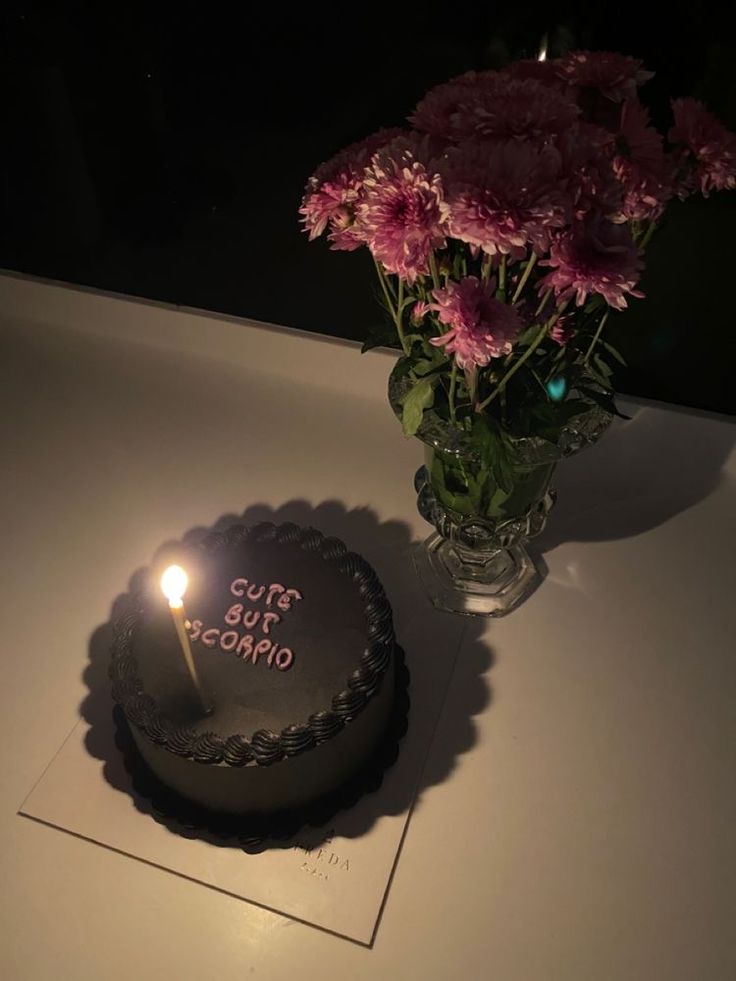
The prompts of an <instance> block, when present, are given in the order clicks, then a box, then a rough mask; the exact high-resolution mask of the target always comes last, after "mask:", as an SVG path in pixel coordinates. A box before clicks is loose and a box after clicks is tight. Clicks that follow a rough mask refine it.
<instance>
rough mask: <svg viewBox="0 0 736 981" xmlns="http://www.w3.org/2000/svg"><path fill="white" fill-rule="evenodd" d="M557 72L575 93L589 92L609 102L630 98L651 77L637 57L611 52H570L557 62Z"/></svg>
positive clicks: (651, 73) (652, 73)
mask: <svg viewBox="0 0 736 981" xmlns="http://www.w3.org/2000/svg"><path fill="white" fill-rule="evenodd" d="M559 73H560V75H561V76H562V77H563V78H565V79H566V81H567V82H568V84H569V85H570V86H572V88H573V90H574V91H575V92H576V93H578V94H580V93H581V90H584V89H593V90H595V91H597V92H600V93H601V95H604V96H605V97H606V98H607V99H610V100H611V101H612V102H623V100H624V99H633V98H634V96H635V95H636V89H637V87H638V86H639V85H643V84H644V82H647V81H649V79H650V78H653V77H654V72H648V71H645V70H644V68H642V62H641V61H640V60H639V59H638V58H630V57H629V56H628V55H622V54H616V53H615V52H612V51H571V52H570V54H569V55H567V56H566V57H564V58H562V59H560V62H559Z"/></svg>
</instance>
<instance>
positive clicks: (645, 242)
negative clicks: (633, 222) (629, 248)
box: [639, 221, 657, 252]
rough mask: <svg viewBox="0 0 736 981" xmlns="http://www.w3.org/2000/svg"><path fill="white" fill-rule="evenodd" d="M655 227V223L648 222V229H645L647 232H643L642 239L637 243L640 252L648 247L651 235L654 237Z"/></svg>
mask: <svg viewBox="0 0 736 981" xmlns="http://www.w3.org/2000/svg"><path fill="white" fill-rule="evenodd" d="M656 227H657V223H656V221H650V222H649V228H647V230H646V231H645V232H644V237H643V238H642V240H641V242H639V248H640V249H641V251H642V252H643V251H644V249H645V248H646V247H647V246H648V245H649V241H650V239H651V237H652V235H654V230H655V229H656Z"/></svg>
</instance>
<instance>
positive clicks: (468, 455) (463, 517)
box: [389, 375, 611, 616]
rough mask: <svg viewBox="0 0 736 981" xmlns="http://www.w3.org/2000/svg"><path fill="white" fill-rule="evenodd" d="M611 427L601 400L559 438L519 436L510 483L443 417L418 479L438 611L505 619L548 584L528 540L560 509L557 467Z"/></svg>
mask: <svg viewBox="0 0 736 981" xmlns="http://www.w3.org/2000/svg"><path fill="white" fill-rule="evenodd" d="M402 389H403V383H402V380H401V379H400V378H399V379H397V378H396V377H395V376H394V375H392V378H391V382H390V384H389V400H390V402H391V405H392V407H393V409H394V411H395V412H396V413H397V415H399V414H400V411H401V409H400V403H401V398H402V395H403V391H402ZM610 422H611V416H610V414H609V413H607V412H606V411H604V410H603V409H601V408H599V407H598V406H597V405H595V404H594V403H592V402H591V403H589V408H588V410H587V411H584V412H582V413H581V414H580V415H578V416H575V417H573V418H572V419H571V420H569V421H568V423H567V424H566V425H565V427H564V428H563V430H562V432H561V434H560V438H559V441H558V442H557V443H551V442H549V441H547V440H544V439H541V438H539V437H524V438H520V439H516V440H512V443H513V447H514V451H515V452H514V453H513V460H514V463H513V468H512V471H511V474H510V475H507V478H506V480H505V485H506V486H505V488H502V487H500V486H499V485H498V484H497V482H496V480H495V479H494V475H493V473H491V472H490V471H489V469H488V468H487V467H486V466H484V464H483V462H482V461H481V454H480V451H479V448H478V446H477V445H476V444H475V442H474V440H473V438H472V436H471V434H470V433H469V432H467V431H464V430H461V429H458V428H457V427H455V426H451V425H450V424H449V423H448V422H447V421H445V420H444V419H442V418H441V417H440V416H439V415H437V414H436V413H435V412H433V411H431V410H430V411H427V412H425V413H424V417H423V422H422V425H421V426H420V428H419V431H418V433H417V436H418V438H419V439H420V440H421V441H422V443H423V444H424V460H425V463H424V466H423V467H420V469H419V470H418V471H417V473H416V476H415V478H414V486H415V489H416V492H417V508H418V510H419V513H420V514H421V516H422V517H423V518H424V519H425V520H426V521H428V522H429V523H430V524H431V525H433V526H434V528H435V532H434V533H433V534H432V535H430V536H429V538H427V539H426V541H425V542H423V543H422V545H420V546H419V548H418V549H417V550H416V552H415V555H414V561H415V565H416V569H417V572H418V574H419V577H420V579H421V581H422V583H423V584H424V587H425V589H426V591H427V593H428V595H429V598H430V599H431V600H432V602H433V603H434V605H435V606H437V607H439V608H440V609H442V610H447V611H450V612H453V613H464V614H470V615H472V614H476V615H483V616H503V615H505V614H506V613H509V612H510V611H511V610H513V609H515V608H516V607H517V606H518V605H519V604H520V603H521V602H522V601H523V600H524V599H526V597H527V596H529V594H530V593H531V592H533V591H534V589H535V588H536V586H537V585H538V583H539V580H540V574H539V571H538V569H537V566H536V565H535V563H534V560H533V559H532V557H531V556H530V554H529V551H528V549H527V543H528V542H529V540H530V539H532V538H534V536H535V535H538V534H539V533H540V532H541V531H542V530H543V529H544V527H545V524H546V522H547V516H548V515H549V512H550V510H551V509H552V506H553V505H554V503H555V496H556V495H555V491H554V489H553V488H552V479H553V477H554V472H555V468H556V466H557V463H558V462H559V461H560V460H561V459H563V458H564V457H567V456H571V455H572V454H574V453H577V452H579V451H580V450H582V449H584V448H585V447H586V446H590V445H592V444H593V443H595V442H596V441H597V440H598V439H599V438H600V437H601V435H602V434H603V433H604V431H605V430H606V428H607V426H608V425H609V423H610Z"/></svg>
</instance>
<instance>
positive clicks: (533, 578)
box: [414, 533, 540, 617]
mask: <svg viewBox="0 0 736 981" xmlns="http://www.w3.org/2000/svg"><path fill="white" fill-rule="evenodd" d="M414 565H415V567H416V570H417V573H418V575H419V578H420V579H421V581H422V583H423V585H424V588H425V590H426V591H427V594H428V595H429V598H430V599H431V601H432V603H433V604H434V605H435V606H436V607H437V608H438V609H440V610H446V611H447V612H448V613H464V614H466V615H468V616H473V615H475V616H491V617H500V616H504V615H505V614H506V613H510V612H511V610H513V609H515V608H516V607H517V606H518V605H519V604H520V603H521V602H522V601H523V600H525V599H526V597H527V596H529V594H530V593H532V592H533V591H534V589H535V588H536V587H537V585H538V583H539V580H540V576H539V572H538V571H537V568H536V566H535V565H534V562H533V561H532V559H531V558H530V556H529V553H528V552H527V551H526V549H525V548H524V547H523V545H511V546H509V547H508V548H501V549H498V550H496V551H488V552H478V551H470V550H469V549H464V548H462V547H461V546H459V545H456V544H454V543H453V542H451V541H448V540H447V539H446V538H443V537H442V535H439V534H437V533H435V534H434V535H430V536H429V538H428V539H427V540H426V541H425V542H423V543H422V544H421V545H420V546H418V548H417V549H416V551H415V552H414Z"/></svg>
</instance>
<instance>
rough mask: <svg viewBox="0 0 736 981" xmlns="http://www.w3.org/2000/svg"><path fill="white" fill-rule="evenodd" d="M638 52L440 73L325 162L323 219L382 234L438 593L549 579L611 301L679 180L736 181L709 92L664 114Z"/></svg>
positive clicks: (370, 241) (445, 602)
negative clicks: (391, 121) (648, 91)
mask: <svg viewBox="0 0 736 981" xmlns="http://www.w3.org/2000/svg"><path fill="white" fill-rule="evenodd" d="M650 77H651V73H650V72H647V71H645V70H644V69H643V67H642V64H641V62H640V61H639V60H637V59H635V58H631V57H626V56H624V55H620V54H613V53H605V52H588V51H576V52H572V53H571V54H568V55H567V56H565V57H563V58H561V59H558V60H544V61H518V62H515V63H513V64H511V65H509V66H508V67H507V68H505V69H504V70H503V71H483V72H468V73H467V74H465V75H461V76H460V77H458V78H455V79H453V80H451V81H449V82H447V83H445V84H443V85H439V86H437V87H436V88H434V89H432V90H431V91H430V92H428V93H427V95H426V96H425V97H424V98H423V99H422V100H421V102H420V103H419V105H418V106H417V107H416V109H415V110H414V112H413V113H412V114H411V116H410V117H409V124H410V126H409V127H408V128H405V129H390V130H383V131H380V132H378V133H376V134H374V135H372V136H370V137H368V138H367V139H366V140H363V141H362V142H360V143H356V144H354V145H352V146H350V147H348V148H347V149H345V150H343V151H342V152H341V153H338V154H337V155H336V156H335V157H334V158H333V159H331V160H330V161H328V162H327V163H324V164H322V166H320V167H319V168H318V169H317V171H316V172H315V174H314V175H313V176H312V177H311V178H310V179H309V182H308V184H307V187H306V191H305V194H304V198H303V201H302V206H301V209H300V211H301V215H302V221H303V223H304V230H305V231H306V232H308V234H309V237H310V239H315V238H318V237H319V236H321V235H322V234H323V233H326V234H327V237H328V239H329V241H330V244H331V247H332V248H333V249H339V250H346V251H352V250H354V249H358V248H361V247H363V246H367V248H368V249H369V250H370V252H371V254H372V256H373V259H374V261H375V267H376V273H377V277H378V287H379V297H380V300H381V302H382V304H383V305H384V306H385V309H386V312H387V314H388V319H389V322H390V324H391V335H390V336H385V335H384V336H379V337H378V338H375V339H374V340H373V342H372V343H371V342H368V343H367V344H366V345H364V348H367V347H368V346H372V345H375V343H383V344H386V343H388V344H390V345H393V346H396V347H397V348H400V351H401V356H400V358H399V360H398V362H397V364H396V366H395V368H394V370H393V372H392V375H391V381H390V385H389V398H390V401H391V404H392V406H393V408H394V410H395V412H396V414H397V415H398V417H399V418H400V419H401V422H402V425H403V428H404V432H405V433H406V434H407V435H408V436H414V435H417V436H418V437H419V438H420V439H421V440H422V441H423V442H424V443H425V446H426V467H425V468H423V469H422V470H421V471H420V472H419V474H418V475H417V479H416V485H417V490H418V492H419V509H420V512H421V513H422V514H423V516H424V517H426V518H427V519H428V520H429V521H430V522H431V523H432V524H433V525H434V526H435V528H436V534H435V535H433V536H431V537H430V539H428V541H427V542H426V543H425V546H424V549H423V551H422V552H421V554H420V556H419V557H418V567H419V570H420V573H421V574H422V577H423V579H424V581H425V583H426V585H427V588H428V589H429V592H430V595H431V597H432V599H433V601H434V602H435V603H436V604H437V605H439V606H442V607H444V608H447V609H453V610H459V611H462V612H476V613H489V614H500V613H505V612H507V611H508V610H509V609H512V608H513V607H514V606H515V605H517V604H518V603H519V602H520V601H521V599H523V598H524V596H526V595H527V594H528V593H529V591H530V590H531V588H532V587H533V586H534V582H535V579H536V571H535V569H534V565H533V563H532V561H531V559H530V558H529V555H528V553H527V552H526V549H525V548H524V542H525V541H526V539H528V538H529V537H531V536H532V535H534V534H536V533H538V532H539V531H540V530H541V529H542V527H543V526H544V522H545V520H546V515H547V512H548V511H549V508H550V507H551V505H552V503H553V494H552V492H551V491H550V489H549V486H550V480H551V478H552V474H553V471H554V467H555V464H556V462H557V461H558V460H559V459H560V458H562V457H563V456H565V455H567V454H569V453H572V452H575V451H576V450H578V449H581V448H582V447H583V446H585V445H588V444H590V443H592V442H594V441H595V440H596V439H597V438H598V437H599V436H600V435H601V434H602V432H603V431H604V429H605V428H606V426H607V424H608V423H609V422H610V419H611V416H612V415H613V414H615V413H616V412H617V410H616V407H615V403H614V399H613V390H612V385H611V376H612V364H613V363H614V362H616V361H618V362H622V358H621V356H620V354H619V353H618V352H617V351H616V349H615V348H614V347H613V346H612V345H611V344H610V343H609V342H608V341H607V340H606V337H605V327H606V323H607V322H608V320H609V317H610V315H611V312H612V311H613V312H614V315H615V312H616V311H619V310H622V309H624V308H625V307H626V306H627V303H628V302H629V300H630V299H632V298H636V299H638V298H641V297H642V296H643V294H642V292H641V291H640V290H639V288H638V283H639V280H640V277H641V274H642V269H643V256H644V253H645V250H646V247H647V245H648V243H649V241H650V239H651V236H652V234H653V233H654V231H655V229H656V228H657V226H658V224H659V223H660V222H661V219H662V216H663V214H664V213H665V210H666V208H667V207H668V206H669V205H670V203H671V202H672V201H673V200H674V199H677V198H679V199H683V198H686V197H688V196H689V195H691V194H694V193H700V194H703V195H705V196H707V195H708V194H709V193H710V192H711V191H714V190H723V189H732V188H734V187H735V186H736V137H734V136H733V135H732V134H731V133H729V132H728V131H727V130H725V129H724V128H723V126H722V125H721V124H720V123H719V122H718V121H717V120H716V119H715V118H714V117H713V116H712V115H711V114H710V113H709V112H708V110H707V109H706V108H705V107H704V106H703V105H702V104H701V103H699V102H697V101H695V100H694V99H689V98H683V99H676V100H674V101H673V102H672V114H673V122H672V126H671V128H670V129H669V132H668V133H667V140H666V142H665V140H664V139H663V137H662V135H660V133H659V132H658V131H657V130H656V129H655V128H654V127H653V126H652V125H651V124H650V120H649V114H648V111H647V109H646V108H645V106H644V105H643V104H642V102H641V101H640V99H639V88H640V86H641V85H642V84H643V83H645V82H646V81H647V80H648V79H649V78H650Z"/></svg>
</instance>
